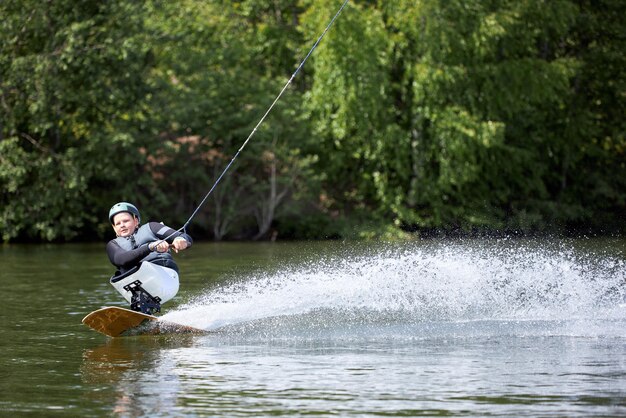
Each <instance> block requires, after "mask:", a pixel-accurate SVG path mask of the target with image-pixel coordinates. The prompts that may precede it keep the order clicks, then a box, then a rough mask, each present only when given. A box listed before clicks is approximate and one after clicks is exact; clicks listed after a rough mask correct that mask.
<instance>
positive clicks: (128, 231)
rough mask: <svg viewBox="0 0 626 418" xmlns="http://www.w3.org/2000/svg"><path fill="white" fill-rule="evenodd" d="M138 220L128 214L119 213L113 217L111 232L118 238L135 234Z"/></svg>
mask: <svg viewBox="0 0 626 418" xmlns="http://www.w3.org/2000/svg"><path fill="white" fill-rule="evenodd" d="M138 226H139V220H138V219H137V218H135V217H134V216H133V215H131V214H130V213H129V212H120V213H118V214H117V215H115V216H114V217H113V230H114V231H115V234H116V235H117V236H118V237H127V236H129V235H132V234H133V233H134V232H135V229H137V227H138Z"/></svg>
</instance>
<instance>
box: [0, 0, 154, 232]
mask: <svg viewBox="0 0 626 418" xmlns="http://www.w3.org/2000/svg"><path fill="white" fill-rule="evenodd" d="M141 11H142V7H141V6H139V5H137V4H136V3H135V2H132V1H118V2H105V3H102V2H98V1H82V2H74V1H55V2H44V3H42V2H37V1H6V2H2V3H1V4H0V14H1V15H2V16H3V20H2V23H1V26H0V27H1V29H0V30H1V32H0V39H2V42H0V94H1V96H0V97H1V106H0V112H1V115H0V120H1V121H2V126H1V129H0V183H1V187H2V189H3V190H4V193H3V194H2V197H0V224H1V225H2V237H3V239H4V240H8V239H12V238H15V237H29V238H35V239H45V240H53V239H69V238H72V237H74V236H76V235H77V233H78V232H79V231H81V230H93V229H92V228H93V227H94V224H96V223H97V217H98V216H100V214H99V213H98V211H97V210H96V208H97V209H100V205H99V202H98V200H99V199H98V198H97V197H96V196H95V195H94V194H93V192H92V189H93V188H98V186H99V185H102V184H105V183H106V184H107V188H110V187H118V186H120V185H121V187H124V186H123V185H124V183H123V181H120V179H124V178H127V177H128V172H129V171H131V172H132V169H131V170H129V168H128V167H124V168H121V167H120V166H122V165H124V164H126V163H127V162H128V160H129V159H128V158H126V156H127V155H128V154H130V153H132V152H133V147H132V134H131V133H129V132H128V131H126V132H125V131H124V129H121V127H123V126H124V125H125V123H126V121H127V120H128V118H129V115H130V113H132V112H133V111H134V110H135V109H136V107H137V104H138V103H139V102H140V100H141V98H142V97H143V95H144V94H145V83H144V81H143V75H144V74H145V69H146V68H147V67H149V63H150V54H149V51H148V50H147V47H146V46H145V45H146V42H145V40H144V37H143V34H142V20H141V16H142V13H141ZM130 160H134V159H133V158H131V159H130ZM127 190H128V189H127Z"/></svg>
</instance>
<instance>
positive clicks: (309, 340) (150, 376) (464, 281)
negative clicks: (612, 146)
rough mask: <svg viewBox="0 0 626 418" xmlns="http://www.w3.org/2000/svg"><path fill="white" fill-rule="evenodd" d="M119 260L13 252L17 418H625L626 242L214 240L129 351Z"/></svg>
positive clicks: (0, 391) (0, 367)
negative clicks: (94, 323)
mask: <svg viewBox="0 0 626 418" xmlns="http://www.w3.org/2000/svg"><path fill="white" fill-rule="evenodd" d="M103 247H104V246H103V245H58V246H56V245H45V246H23V245H10V246H3V247H0V262H1V263H2V266H3V269H2V273H0V283H1V284H2V288H3V296H4V297H3V302H2V304H1V305H0V312H2V322H1V324H0V330H1V331H2V340H1V342H0V346H1V348H2V353H3V355H2V357H1V359H0V377H1V380H0V381H1V383H0V411H2V412H3V414H4V415H16V416H28V415H32V416H42V415H43V416H56V415H59V416H87V417H88V416H94V417H96V416H129V417H131V416H132V417H135V416H182V417H187V416H189V417H193V416H220V415H221V416H273V415H304V414H318V415H322V416H328V415H341V416H420V415H429V416H432V415H452V416H489V415H493V416H522V415H526V416H623V415H626V334H625V331H624V330H625V329H626V328H625V326H626V307H625V305H624V297H625V296H626V290H625V288H624V284H625V282H626V262H625V261H624V260H626V256H625V254H626V242H625V241H624V240H619V239H604V240H576V241H559V240H497V241H481V240H466V241H424V242H418V243H410V244H394V245H385V244H373V245H362V244H361V245H357V244H345V243H276V244H197V245H194V247H193V248H192V249H191V250H190V251H187V252H184V253H181V254H179V255H177V256H176V257H177V259H178V261H179V265H180V267H181V272H182V278H181V292H180V293H179V295H178V296H177V297H176V298H175V299H174V300H173V301H172V302H171V303H168V304H167V305H166V306H165V307H164V308H165V309H164V312H163V316H164V317H166V318H167V319H168V320H172V321H176V322H180V323H184V324H189V325H193V326H196V327H201V328H203V329H206V330H209V331H211V333H210V334H208V335H204V336H189V335H186V336H180V335H179V336H160V337H133V338H121V339H109V338H107V337H104V336H102V335H100V334H97V333H95V332H93V331H91V330H89V329H88V328H86V327H84V326H83V325H82V324H81V323H80V320H81V319H82V317H83V316H84V315H85V314H87V313H88V312H90V311H92V310H95V309H98V308H100V307H102V306H110V305H116V306H124V303H123V302H124V301H123V300H122V298H121V296H119V295H117V294H116V293H115V291H114V290H113V288H112V287H110V285H109V284H108V282H107V281H108V277H109V276H110V274H111V273H112V268H111V266H110V265H108V262H107V260H106V255H105V254H104V248H103Z"/></svg>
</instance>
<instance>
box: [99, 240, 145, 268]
mask: <svg viewBox="0 0 626 418" xmlns="http://www.w3.org/2000/svg"><path fill="white" fill-rule="evenodd" d="M107 254H108V256H109V260H111V264H113V265H114V266H117V267H121V268H130V267H133V266H136V265H137V264H139V261H141V260H142V259H143V258H144V257H146V256H147V255H148V254H150V248H148V245H147V244H146V245H142V246H140V247H138V248H135V249H134V250H130V251H125V250H124V249H123V248H122V247H120V246H119V244H118V243H117V242H115V240H111V241H109V243H108V244H107Z"/></svg>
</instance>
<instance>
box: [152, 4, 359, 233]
mask: <svg viewBox="0 0 626 418" xmlns="http://www.w3.org/2000/svg"><path fill="white" fill-rule="evenodd" d="M346 4H348V0H345V1H344V2H343V4H342V5H341V7H340V8H339V10H338V11H337V13H335V16H334V17H333V18H332V19H331V20H330V22H329V23H328V25H327V26H326V28H325V29H324V31H323V32H322V34H321V35H320V36H319V38H317V41H315V44H313V46H312V47H311V49H310V50H309V53H308V54H306V56H305V57H304V59H303V60H302V62H301V63H300V65H299V66H298V68H296V70H295V71H294V72H293V74H292V75H291V77H290V78H289V80H288V81H287V83H286V84H285V86H284V87H283V88H282V90H281V91H280V93H278V96H276V98H275V99H274V101H273V102H272V104H271V105H270V107H269V108H268V109H267V111H266V112H265V114H264V115H263V117H261V119H260V120H259V122H258V123H257V124H256V126H255V127H254V129H252V132H250V135H248V137H247V138H246V140H245V141H244V142H243V144H242V145H241V147H239V149H238V150H237V152H236V153H235V155H234V156H233V158H232V159H231V160H230V162H229V163H228V165H226V168H224V170H223V171H222V173H221V174H220V175H219V177H218V178H217V180H215V183H213V186H212V187H211V189H210V190H209V191H208V193H207V194H206V195H205V196H204V198H203V199H202V201H201V202H200V204H199V205H198V207H196V209H195V210H194V211H193V213H192V214H191V216H190V217H189V219H187V222H185V224H184V225H183V226H182V227H181V228H179V229H178V230H177V231H175V232H174V233H172V234H171V235H170V236H168V237H167V238H165V239H164V240H163V241H165V240H167V239H169V238H171V237H172V236H174V235H175V234H177V233H179V232H184V233H187V226H189V224H190V223H191V220H192V219H193V218H194V217H195V216H196V214H197V213H198V211H199V210H200V209H201V208H202V206H203V205H204V204H205V202H206V201H207V199H208V198H209V196H210V195H211V193H213V190H215V187H217V185H218V184H219V182H220V181H221V180H222V178H223V177H224V175H225V174H226V172H227V171H228V170H229V169H230V166H231V165H232V164H233V162H234V161H235V160H236V159H237V157H238V156H239V154H240V153H241V151H243V149H244V148H245V147H246V145H247V144H248V142H249V141H250V139H252V137H253V136H254V134H255V133H256V131H257V129H258V128H259V127H260V126H261V124H262V123H263V121H265V118H266V117H267V115H269V113H270V112H271V111H272V109H273V108H274V105H275V104H276V103H277V102H278V100H280V98H281V96H282V95H283V93H284V92H285V90H287V87H289V85H290V84H291V82H292V81H293V79H294V78H295V77H296V75H297V74H298V72H299V71H300V69H301V68H302V67H303V66H304V63H305V62H306V61H307V59H309V57H310V56H311V54H312V53H313V51H314V50H315V48H317V46H318V45H319V43H320V42H321V41H322V38H323V37H324V35H326V32H328V30H329V29H330V27H331V26H332V25H333V23H334V22H335V20H336V19H337V17H339V15H340V14H341V12H342V10H343V9H344V7H345V6H346Z"/></svg>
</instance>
